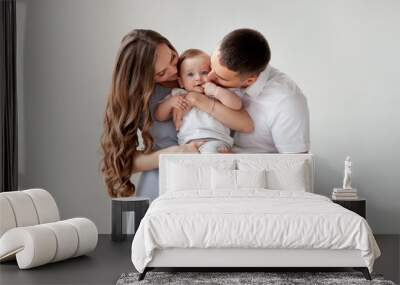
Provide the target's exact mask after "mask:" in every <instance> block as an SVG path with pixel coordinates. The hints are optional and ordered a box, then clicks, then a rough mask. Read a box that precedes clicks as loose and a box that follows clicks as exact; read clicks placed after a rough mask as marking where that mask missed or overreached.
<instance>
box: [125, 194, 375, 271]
mask: <svg viewBox="0 0 400 285" xmlns="http://www.w3.org/2000/svg"><path fill="white" fill-rule="evenodd" d="M166 248H274V249H280V248H290V249H357V250H360V251H361V256H362V258H363V259H364V261H365V264H366V266H367V267H368V269H369V270H370V272H372V268H373V263H374V260H375V259H376V258H377V257H378V256H379V255H380V250H379V248H378V246H377V244H376V241H375V239H374V237H373V234H372V231H371V229H370V227H369V225H368V223H367V222H366V220H365V219H363V218H362V217H360V216H359V215H357V214H355V213H353V212H351V211H349V210H347V209H344V208H342V207H341V206H339V205H337V204H335V203H333V202H332V201H331V200H330V199H328V198H327V197H324V196H321V195H317V194H312V193H307V192H298V191H277V190H266V189H241V190H240V191H229V190H226V191H218V192H211V191H196V190H193V191H182V192H167V193H166V194H164V195H162V196H160V197H159V198H157V199H156V200H154V201H153V203H152V204H151V206H150V208H149V210H148V211H147V213H146V215H145V217H144V218H143V220H142V222H141V223H140V226H139V228H138V230H137V232H136V235H135V237H134V240H133V243H132V262H133V265H134V266H135V268H136V269H137V270H138V271H139V272H143V270H144V268H145V267H146V265H147V264H148V263H149V262H150V261H151V260H152V258H153V255H154V250H155V249H166Z"/></svg>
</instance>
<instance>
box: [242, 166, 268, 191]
mask: <svg viewBox="0 0 400 285" xmlns="http://www.w3.org/2000/svg"><path fill="white" fill-rule="evenodd" d="M235 172H236V185H237V187H238V188H267V181H268V179H267V171H266V170H265V169H262V170H235Z"/></svg>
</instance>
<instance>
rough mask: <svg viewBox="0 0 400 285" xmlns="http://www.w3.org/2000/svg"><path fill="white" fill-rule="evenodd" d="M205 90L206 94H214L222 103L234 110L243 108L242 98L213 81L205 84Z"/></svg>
mask: <svg viewBox="0 0 400 285" xmlns="http://www.w3.org/2000/svg"><path fill="white" fill-rule="evenodd" d="M204 92H205V93H206V95H209V96H213V97H215V98H216V99H218V101H220V102H221V103H222V104H224V105H225V106H227V107H228V108H231V109H233V110H240V109H241V108H242V100H241V99H240V97H239V96H238V95H236V94H235V93H234V92H232V91H230V90H228V89H225V88H222V87H220V86H217V85H215V84H214V83H212V82H207V83H205V84H204Z"/></svg>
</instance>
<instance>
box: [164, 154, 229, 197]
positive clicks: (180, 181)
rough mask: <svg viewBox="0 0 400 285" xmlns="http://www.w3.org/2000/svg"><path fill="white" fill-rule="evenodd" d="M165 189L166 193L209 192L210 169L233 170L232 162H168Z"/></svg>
mask: <svg viewBox="0 0 400 285" xmlns="http://www.w3.org/2000/svg"><path fill="white" fill-rule="evenodd" d="M166 168H167V177H166V180H167V182H166V184H167V185H166V189H167V191H185V190H194V189H197V190H199V189H200V190H204V189H206V190H210V189H211V169H213V168H217V169H234V168H235V162H234V161H219V162H217V163H212V161H210V162H209V163H208V164H205V163H204V162H203V163H196V162H190V161H187V160H185V161H183V160H182V161H175V162H168V164H167V165H166Z"/></svg>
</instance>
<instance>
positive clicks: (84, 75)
mask: <svg viewBox="0 0 400 285" xmlns="http://www.w3.org/2000/svg"><path fill="white" fill-rule="evenodd" d="M233 3H234V4H233ZM17 8H18V25H19V27H18V31H23V32H24V34H23V35H20V36H19V41H18V42H19V44H20V46H19V56H20V61H22V62H21V64H20V65H19V67H20V69H19V75H20V76H21V78H23V80H22V82H20V84H19V87H20V88H19V96H20V98H19V102H20V103H21V106H19V107H20V110H23V115H21V121H20V126H21V130H22V131H21V132H23V135H22V140H21V142H20V143H21V144H20V150H21V155H22V157H21V158H20V159H21V161H22V162H23V163H22V166H23V167H22V166H21V173H20V177H21V187H22V188H27V187H39V186H40V187H44V188H47V189H49V190H50V191H51V192H52V193H53V194H54V196H55V198H56V200H57V201H58V204H59V207H60V209H61V213H62V215H63V216H64V217H65V218H69V217H73V216H87V217H89V218H91V219H93V220H94V221H95V223H96V224H97V226H98V227H99V231H100V232H102V233H107V232H110V201H109V200H108V198H107V195H106V193H105V187H104V185H103V182H102V177H101V176H100V174H99V171H98V162H99V155H98V152H97V151H98V149H99V136H100V133H101V128H102V119H103V112H104V108H105V99H106V93H107V91H108V87H109V84H110V78H111V72H112V66H113V62H114V58H115V55H116V51H117V48H118V45H119V41H120V39H121V38H122V36H123V35H124V34H125V33H127V32H128V31H129V30H131V29H133V28H150V29H154V30H157V31H159V32H160V33H161V34H163V35H165V36H166V37H167V38H169V39H170V40H171V42H172V43H173V44H174V45H175V46H176V47H177V49H178V50H179V51H183V50H184V49H186V48H190V47H196V48H201V49H204V50H206V51H208V52H211V51H212V50H213V48H214V47H215V45H216V43H217V42H218V41H219V40H220V39H221V38H222V37H223V36H224V35H225V34H226V33H228V32H229V31H231V30H233V29H235V28H238V27H252V28H255V29H258V30H259V31H261V32H262V33H263V34H264V35H265V36H266V37H267V39H268V41H269V42H270V45H271V48H272V65H274V66H275V67H277V68H279V69H281V70H282V71H284V72H286V73H288V74H289V75H290V76H291V77H292V78H293V79H294V80H295V81H296V82H297V83H298V84H299V86H300V87H301V88H302V89H303V91H304V93H305V94H306V96H307V98H308V102H309V107H310V111H311V142H312V152H313V153H314V154H315V155H316V159H317V169H318V171H317V176H316V191H317V192H318V193H321V194H325V195H329V194H330V192H331V189H332V187H334V186H340V184H341V179H342V169H343V160H344V158H345V156H346V155H347V154H349V155H351V156H352V158H353V165H354V168H353V173H354V185H355V186H356V187H357V188H359V190H360V194H361V195H362V196H363V197H366V198H367V200H368V202H367V205H368V206H367V212H368V213H367V214H368V221H369V222H370V224H371V226H372V228H373V230H374V231H375V232H377V233H400V223H399V222H398V219H399V218H400V189H399V182H400V180H399V175H398V169H399V167H398V163H399V160H400V151H399V148H398V145H399V144H400V127H399V123H398V122H399V121H400V112H398V108H399V106H400V99H399V98H400V92H399V91H400V88H399V87H398V80H399V78H400V73H399V66H400V55H399V50H400V37H399V35H400V18H399V17H398V15H399V12H400V2H398V1H394V0H393V1H366V0H365V1H363V0H359V1H347V0H341V1H311V0H308V1H290V0H284V1H278V0H275V1H261V0H260V1H246V2H243V1H242V2H238V1H236V2H232V1H228V0H224V1H211V0H204V1H163V0H157V1H132V0H119V1H108V0H80V1H77V0H76V1H73V0H71V1H55V0H35V1H28V0H25V1H23V0H18V6H17ZM21 25H22V26H21Z"/></svg>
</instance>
